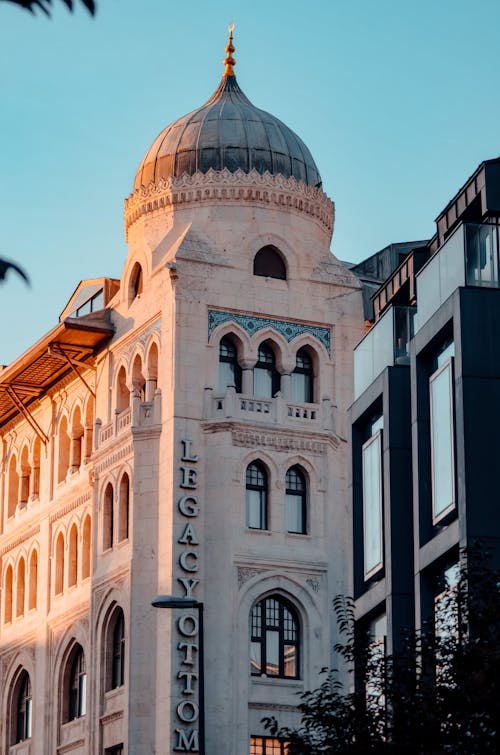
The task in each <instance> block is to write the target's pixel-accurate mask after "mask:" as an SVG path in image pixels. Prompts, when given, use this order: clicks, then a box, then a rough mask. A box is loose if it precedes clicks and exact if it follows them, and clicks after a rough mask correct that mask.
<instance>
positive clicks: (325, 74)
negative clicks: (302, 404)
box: [0, 0, 500, 363]
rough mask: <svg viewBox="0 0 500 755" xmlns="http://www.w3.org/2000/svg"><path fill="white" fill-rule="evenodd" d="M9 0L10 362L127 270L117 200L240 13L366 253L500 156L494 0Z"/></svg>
mask: <svg viewBox="0 0 500 755" xmlns="http://www.w3.org/2000/svg"><path fill="white" fill-rule="evenodd" d="M54 3H55V8H54V12H53V16H52V19H50V20H47V19H46V18H45V17H44V16H43V15H42V14H40V13H39V14H38V15H37V16H36V17H33V16H31V15H30V14H28V13H26V12H23V11H22V10H20V9H17V8H15V7H14V6H12V7H11V6H10V5H9V4H8V3H6V4H4V3H0V66H1V70H2V77H1V81H0V88H1V93H2V97H1V100H0V101H1V103H2V107H1V118H0V124H1V126H0V133H1V137H2V138H1V141H0V176H1V179H0V256H4V257H9V258H12V259H14V260H16V261H18V262H19V263H21V264H22V265H23V266H24V267H25V268H26V269H27V271H28V272H29V274H30V276H31V279H32V287H31V288H30V289H28V288H26V287H24V285H23V284H22V283H21V282H20V281H19V280H17V279H16V278H15V277H14V276H12V275H11V276H10V277H9V278H8V279H7V281H6V282H5V283H4V284H3V285H2V286H1V288H0V318H1V322H2V329H1V340H0V363H8V362H10V361H12V359H14V358H15V357H16V356H18V355H19V354H21V353H22V352H23V351H24V350H25V349H26V348H27V347H29V346H30V345H31V344H32V343H33V342H34V341H36V340H37V339H38V338H39V337H40V336H42V335H43V333H45V332H46V331H47V330H49V329H50V328H52V327H53V326H54V325H55V324H56V323H57V318H58V315H59V313H60V312H61V310H62V309H63V307H64V305H65V303H66V301H67V299H68V298H69V296H70V294H71V293H72V291H73V289H74V288H75V286H76V285H77V283H78V282H79V281H80V280H81V279H82V278H88V277H95V276H98V275H110V276H116V277H119V276H120V274H121V270H122V266H123V263H124V260H125V255H126V245H125V241H124V235H123V200H124V198H125V197H126V196H127V195H128V194H129V193H130V191H131V188H132V184H133V178H134V174H135V171H136V169H137V167H138V165H139V163H140V161H141V159H142V157H143V154H144V153H145V151H146V150H147V148H148V147H149V145H150V144H151V142H152V141H153V139H154V138H155V136H156V135H157V133H158V132H159V131H161V130H162V129H163V128H164V126H166V125H167V124H168V123H170V122H171V121H172V120H174V119H176V118H178V117H180V116H181V115H184V114H185V113H187V112H189V111H190V110H192V109H193V108H195V107H198V106H199V105H201V104H202V103H203V102H205V101H206V100H207V99H208V97H209V96H210V95H211V93H212V92H213V90H214V89H215V88H216V86H217V84H218V82H219V79H220V77H221V74H222V70H223V67H222V62H221V61H222V59H223V57H224V46H225V44H226V36H227V32H226V27H227V24H228V23H229V22H231V21H232V20H233V19H234V21H235V22H236V27H235V46H236V53H235V57H236V60H237V66H236V72H237V75H238V82H239V83H240V86H241V87H242V88H243V90H244V91H245V93H246V94H247V96H248V97H249V98H250V99H251V100H252V101H253V102H254V103H255V104H256V105H258V106H259V107H261V108H263V109H265V110H269V111H271V112H272V113H274V114H275V115H276V116H278V117H279V118H281V120H283V121H285V123H287V124H288V125H289V126H290V127H291V128H293V129H294V130H295V131H296V132H297V133H298V134H299V135H300V136H301V137H302V138H303V139H304V141H305V142H306V143H307V145H308V146H309V148H310V149H311V152H312V154H313V156H314V158H315V160H316V162H317V164H318V167H319V169H320V172H321V175H322V177H323V185H324V189H325V191H326V192H327V194H328V195H329V196H330V197H332V198H333V199H334V200H335V203H336V228H335V234H334V238H333V244H332V249H333V251H334V253H335V254H336V255H337V256H338V257H339V258H340V259H347V260H353V261H355V260H360V259H362V258H363V257H366V256H368V255H369V254H371V253H372V252H374V251H376V250H377V249H380V248H382V247H383V246H385V245H386V244H388V243H390V242H393V241H404V240H409V239H420V238H427V237H429V236H431V235H432V233H433V228H434V227H433V220H434V218H435V217H436V215H437V214H438V212H439V211H440V210H441V208H442V207H443V206H444V205H445V204H446V202H447V201H448V200H449V199H450V198H451V196H452V195H453V194H454V193H455V192H456V190H457V189H458V188H459V186H460V185H461V184H462V183H463V182H464V181H465V179H466V178H467V177H468V176H469V175H470V174H471V173H472V171H473V170H474V169H475V167H476V166H477V164H478V163H480V162H481V161H482V160H483V159H486V158H491V157H496V156H498V155H499V154H500V128H499V124H500V98H499V97H498V91H497V90H498V82H499V68H500V18H499V16H500V3H498V0H476V2H475V3H470V2H465V1H463V0H434V1H431V0H418V2H411V1H410V0H378V2H375V0H358V1H357V2H345V0H344V1H342V2H341V1H340V0H328V1H327V0H310V1H309V3H304V2H303V1H302V2H296V1H295V0H286V1H285V0H267V1H266V2H264V1H263V0H253V1H252V2H251V3H250V2H248V0H247V1H246V2H245V0H233V2H232V3H227V2H219V1H218V0H210V2H208V1H207V0H204V1H203V0H190V2H189V3H187V2H178V3H176V2H173V1H172V0H135V2H133V0H98V13H97V16H96V17H95V18H94V19H92V18H91V17H90V16H89V15H88V14H87V13H86V11H85V9H84V8H83V7H81V8H80V7H79V8H78V9H77V11H76V13H75V14H73V15H71V14H69V13H68V12H67V11H66V9H65V7H64V6H63V5H62V3H60V2H59V0H54Z"/></svg>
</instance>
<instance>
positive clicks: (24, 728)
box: [13, 671, 33, 744]
mask: <svg viewBox="0 0 500 755" xmlns="http://www.w3.org/2000/svg"><path fill="white" fill-rule="evenodd" d="M17 688H18V691H17V695H16V696H15V697H16V701H15V704H16V710H15V720H16V733H15V737H14V742H13V744H16V743H17V742H24V740H25V739H31V730H32V710H33V701H32V697H31V681H30V677H29V674H28V672H27V671H23V672H22V674H21V677H20V679H19V682H18V685H17Z"/></svg>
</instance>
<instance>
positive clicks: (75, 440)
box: [69, 401, 84, 474]
mask: <svg viewBox="0 0 500 755" xmlns="http://www.w3.org/2000/svg"><path fill="white" fill-rule="evenodd" d="M69 434H70V441H71V445H70V459H69V467H70V471H71V473H72V474H74V473H75V472H78V470H79V469H80V464H81V463H82V461H83V456H84V449H83V439H84V438H83V436H84V427H83V411H82V406H81V404H80V402H79V401H76V402H75V404H74V406H73V410H72V412H71V418H70V433H69Z"/></svg>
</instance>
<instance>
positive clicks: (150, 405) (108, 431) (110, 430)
mask: <svg viewBox="0 0 500 755" xmlns="http://www.w3.org/2000/svg"><path fill="white" fill-rule="evenodd" d="M160 401H161V396H160V393H159V392H157V395H155V397H154V399H153V401H141V399H140V397H139V395H137V396H132V405H131V406H129V407H127V408H126V409H123V410H122V411H121V412H119V411H117V412H115V415H114V417H113V420H112V421H111V422H108V423H107V424H106V425H102V424H101V422H100V420H96V423H95V435H94V437H95V448H96V449H97V448H100V447H101V446H103V445H104V444H106V443H109V442H110V441H112V440H113V439H114V438H117V437H118V436H119V435H122V433H124V432H125V431H126V430H129V429H130V428H131V427H149V426H152V425H154V424H157V423H158V422H159V421H160V411H161V406H160Z"/></svg>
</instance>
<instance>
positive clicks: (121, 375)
mask: <svg viewBox="0 0 500 755" xmlns="http://www.w3.org/2000/svg"><path fill="white" fill-rule="evenodd" d="M129 406H130V391H129V389H128V386H127V373H126V372H125V367H120V369H119V370H118V376H117V378H116V410H117V411H118V412H122V411H123V410H124V409H128V407H129Z"/></svg>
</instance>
